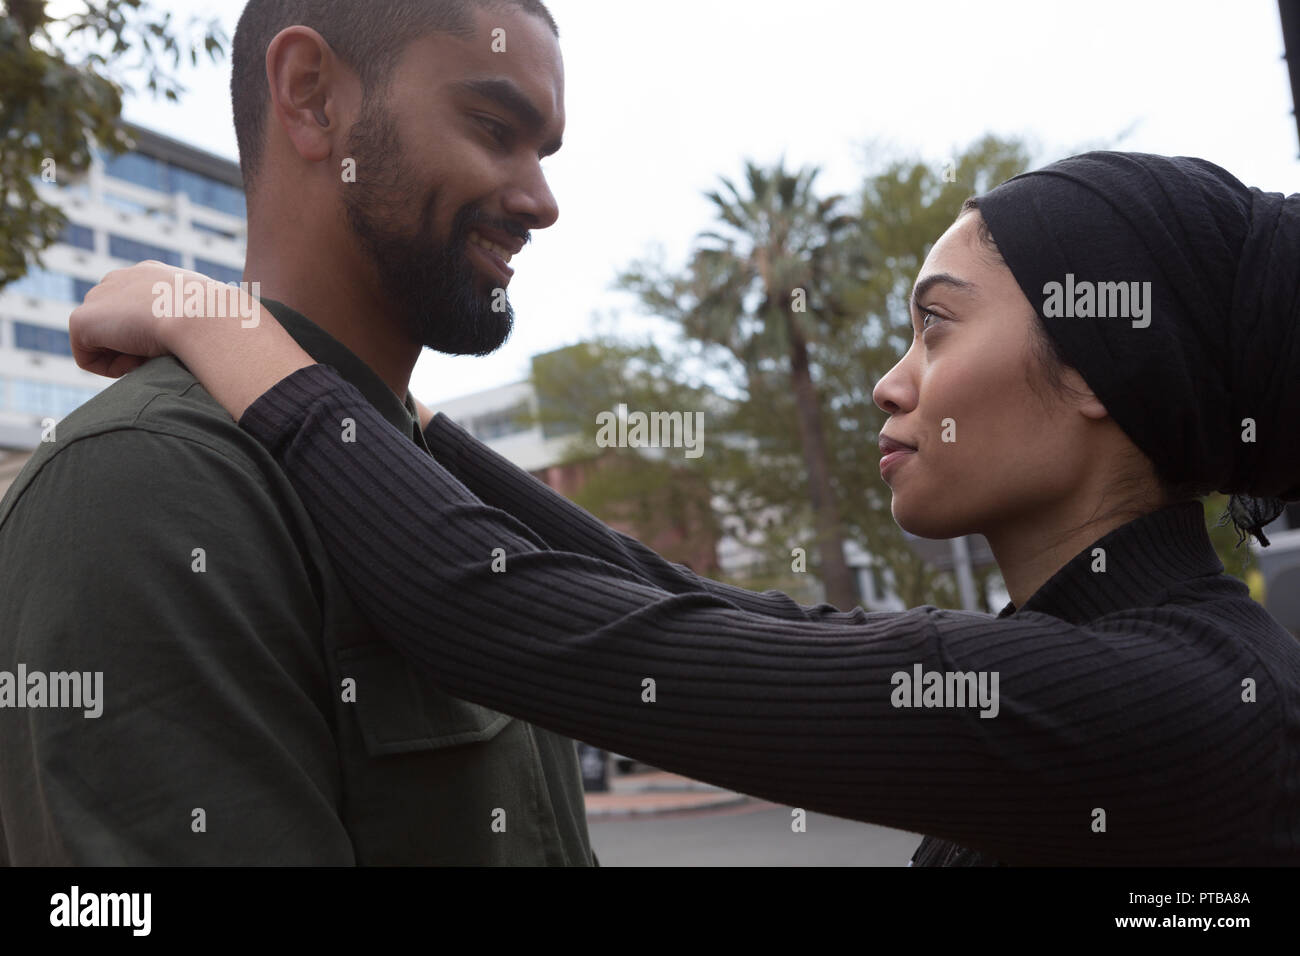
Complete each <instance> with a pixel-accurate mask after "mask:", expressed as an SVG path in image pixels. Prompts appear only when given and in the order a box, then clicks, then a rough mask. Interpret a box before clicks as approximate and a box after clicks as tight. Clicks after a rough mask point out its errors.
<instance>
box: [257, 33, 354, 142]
mask: <svg viewBox="0 0 1300 956" xmlns="http://www.w3.org/2000/svg"><path fill="white" fill-rule="evenodd" d="M266 83H267V86H268V87H269V88H270V91H271V116H272V117H273V118H274V121H275V123H276V124H277V125H278V127H279V129H280V130H283V132H284V135H285V137H286V138H287V139H288V141H289V143H290V144H291V146H292V148H293V149H294V151H295V152H296V153H297V154H298V155H299V156H300V157H301V158H302V159H303V160H305V161H307V162H309V163H319V162H322V161H324V160H326V159H328V158H329V157H330V154H331V153H332V152H333V149H334V146H335V144H336V137H338V136H340V135H342V131H343V122H342V120H343V113H344V107H345V104H347V103H348V102H349V101H350V100H351V99H353V98H354V96H355V94H356V91H354V90H352V87H354V86H357V87H359V81H358V79H357V77H356V75H355V74H353V73H352V71H351V70H349V69H348V68H347V67H345V66H344V64H343V63H342V62H341V61H340V60H339V58H338V57H337V56H336V55H335V53H334V51H333V50H332V49H331V48H330V45H329V44H328V43H327V42H325V38H324V37H322V36H321V35H320V34H319V33H317V32H316V31H315V30H313V29H312V28H311V27H305V26H292V27H286V28H285V29H283V30H281V31H280V32H279V33H277V34H276V35H275V38H274V39H273V40H272V41H271V43H270V45H268V46H267V48H266ZM274 132H275V129H274V127H273V128H272V130H271V134H272V135H274Z"/></svg>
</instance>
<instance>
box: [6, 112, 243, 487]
mask: <svg viewBox="0 0 1300 956" xmlns="http://www.w3.org/2000/svg"><path fill="white" fill-rule="evenodd" d="M127 129H128V130H129V132H130V133H131V136H132V137H133V138H134V139H135V141H136V144H137V145H136V149H135V150H133V151H131V152H128V153H123V154H122V155H120V156H108V157H104V156H99V155H96V157H95V159H94V162H93V165H92V167H91V169H90V171H89V173H88V174H87V175H85V176H83V177H81V178H80V179H78V180H76V181H72V182H56V183H42V186H41V188H42V190H43V191H44V194H45V197H44V198H46V199H47V200H48V201H49V202H51V203H54V204H56V205H58V206H59V207H60V208H61V209H62V210H63V211H64V213H65V214H66V215H67V217H68V220H69V223H68V227H67V228H66V229H65V230H64V233H63V236H62V237H61V240H60V242H59V243H58V244H56V245H55V246H53V247H51V248H50V249H48V250H46V251H45V253H44V255H43V258H44V266H43V267H33V268H32V269H31V270H30V271H29V272H28V274H27V275H26V276H25V277H23V278H22V279H19V280H18V281H16V282H13V283H10V284H9V285H8V286H6V287H5V288H4V289H3V290H0V494H3V493H4V492H5V490H6V489H7V488H8V487H9V484H10V482H11V481H12V480H13V478H14V476H15V475H16V474H17V473H18V470H19V469H20V468H21V467H22V464H23V462H25V461H26V460H27V458H28V457H29V456H30V454H31V451H32V449H33V448H35V447H36V445H37V444H38V443H39V442H40V440H41V434H42V430H43V425H42V423H44V422H48V421H57V420H58V419H61V418H63V417H64V416H65V415H67V414H68V413H69V412H70V411H72V410H73V409H74V408H76V407H77V406H78V405H81V404H83V403H84V402H86V401H87V400H89V399H90V398H91V397H93V396H94V395H96V394H98V392H100V391H101V390H102V389H104V388H107V387H108V386H109V385H111V384H112V382H111V381H110V380H109V379H106V378H102V377H101V376H98V375H94V374H92V373H90V372H86V371H83V370H82V369H80V368H78V367H77V365H76V363H75V362H73V360H72V349H71V347H70V345H69V341H68V313H69V312H70V311H71V310H72V309H73V307H74V306H76V305H79V304H80V303H81V301H82V299H83V298H84V297H85V294H86V292H87V291H88V290H89V289H90V288H91V287H92V286H94V285H95V284H96V283H97V282H98V281H99V280H100V278H102V277H103V276H104V275H105V274H106V273H108V272H111V271H112V270H113V269H118V268H121V267H123V266H127V265H131V264H133V263H136V262H139V261H140V260H141V259H157V260H159V261H160V262H166V263H168V264H170V265H175V266H181V267H184V268H187V269H195V270H197V271H199V272H203V273H206V274H207V275H210V276H213V277H214V278H217V279H221V280H222V281H224V282H237V281H239V279H240V276H241V274H242V273H243V268H244V241H245V228H244V215H245V213H244V192H243V187H242V180H241V178H240V174H239V166H238V164H236V163H232V162H230V161H229V160H225V159H222V158H220V157H218V156H214V155H212V154H210V153H207V152H204V151H203V150H199V149H195V148H194V147H192V146H188V145H186V144H184V143H180V142H177V141H176V140H173V139H170V138H168V137H166V136H163V135H161V134H159V133H155V132H152V131H150V130H146V129H142V128H140V127H137V126H128V127H127Z"/></svg>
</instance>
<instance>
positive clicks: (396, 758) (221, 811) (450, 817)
mask: <svg viewBox="0 0 1300 956" xmlns="http://www.w3.org/2000/svg"><path fill="white" fill-rule="evenodd" d="M263 304H264V306H265V307H267V308H269V309H270V310H271V311H272V313H273V314H274V315H275V316H276V318H277V319H278V320H279V321H280V322H281V324H283V325H284V326H285V328H286V329H288V331H289V332H290V333H291V334H292V335H293V336H294V338H295V339H297V341H298V342H299V344H300V345H302V347H303V348H304V349H306V350H307V351H308V352H309V353H310V354H311V355H312V356H313V357H314V358H315V359H316V360H317V361H319V362H322V363H325V364H327V365H331V366H333V367H334V368H335V369H337V370H338V371H339V372H340V374H341V375H342V376H343V377H344V378H345V379H347V380H348V381H350V382H351V383H352V384H353V385H355V386H356V387H357V388H359V389H360V390H361V392H362V393H363V394H364V395H365V396H366V397H367V398H368V399H369V400H370V401H371V402H372V403H373V404H374V406H375V407H376V409H378V410H379V412H380V413H381V414H382V415H383V416H384V418H385V419H387V420H388V421H389V422H390V423H392V424H393V425H394V426H395V427H397V428H398V429H399V430H401V431H402V432H403V433H405V434H408V435H410V437H411V440H412V441H414V442H416V443H417V444H419V445H420V446H421V447H423V448H425V450H426V451H427V446H426V445H425V442H424V439H423V436H422V435H421V434H420V429H419V422H418V417H417V416H416V414H415V409H414V406H413V404H412V403H411V401H410V396H409V395H407V396H406V400H405V402H403V401H402V400H399V399H398V397H397V396H396V395H394V394H393V393H392V391H391V390H389V389H388V387H387V386H386V385H385V384H384V383H383V381H382V380H380V379H379V378H378V377H377V376H376V375H375V374H374V373H373V372H372V371H371V370H370V369H369V368H368V367H367V366H366V365H365V364H364V363H362V362H361V361H360V360H359V359H358V358H357V357H356V356H355V355H353V354H352V353H351V352H349V351H348V350H347V349H346V348H345V347H344V346H343V345H342V344H341V343H339V342H338V341H337V340H335V339H334V338H333V337H331V336H329V335H328V334H327V333H325V332H324V331H323V330H322V329H320V328H318V327H317V326H315V325H313V324H312V323H311V322H309V321H308V320H307V319H306V318H304V317H303V316H301V315H298V314H297V313H295V312H293V311H292V310H290V309H288V308H286V307H285V306H283V305H281V304H279V303H276V302H271V301H269V300H264V302H263ZM54 439H55V440H54V441H52V442H47V443H43V444H42V445H41V446H40V447H39V448H38V449H37V451H36V452H35V454H34V455H33V457H32V459H31V461H30V462H29V463H28V464H27V467H26V468H25V469H24V470H23V472H22V473H21V474H20V475H19V476H18V478H17V480H16V481H15V482H14V484H13V486H12V487H11V488H10V490H9V492H8V494H6V495H5V497H4V499H3V501H0V671H8V672H10V673H14V674H16V673H17V671H18V665H19V664H24V665H25V666H26V670H27V671H28V672H29V673H30V672H32V671H40V672H45V673H49V672H54V671H62V672H66V671H78V672H96V671H101V672H102V673H103V692H102V695H103V701H102V707H103V713H102V715H101V716H99V717H98V718H88V717H86V716H85V715H84V711H83V710H82V709H78V708H68V707H63V708H56V707H44V708H35V707H24V708H18V707H14V706H0V831H2V837H3V838H2V839H0V863H9V864H15V865H28V864H178V863H181V864H183V863H201V864H247V863H282V864H338V865H351V864H469V865H473V864H510V865H518V864H524V865H527V864H538V865H591V864H593V863H594V862H595V860H594V857H593V855H592V852H591V848H590V844H589V840H588V834H587V826H586V817H585V812H584V805H583V796H582V784H581V776H580V773H579V769H578V761H577V756H576V752H575V748H574V744H573V742H572V741H571V740H569V739H567V738H563V737H559V736H557V735H555V734H552V733H550V732H548V731H544V730H541V729H539V728H534V727H532V726H530V725H528V724H526V723H523V722H521V721H518V720H514V719H512V718H510V717H506V716H505V715H502V714H498V713H495V712H493V711H490V710H488V709H486V708H483V707H480V706H478V705H476V704H471V703H467V702H465V701H461V700H457V699H455V698H452V697H449V696H447V695H446V694H444V693H442V692H441V691H438V690H436V689H435V688H433V687H432V686H429V685H427V683H424V682H421V681H420V680H419V678H418V676H417V674H416V672H415V671H414V670H413V669H412V668H411V667H410V666H409V665H408V664H407V663H406V661H405V660H404V659H403V658H401V657H400V656H398V654H397V653H396V652H395V651H393V650H392V649H391V648H390V647H389V646H388V645H387V644H385V643H383V642H382V641H381V640H380V638H379V636H378V635H377V634H376V633H375V632H374V631H373V630H372V629H371V627H370V626H369V624H368V623H367V622H365V621H364V620H362V619H361V617H360V615H359V613H358V611H357V609H356V607H355V606H354V604H353V602H352V601H351V599H350V598H349V596H348V594H347V592H346V591H345V590H344V589H343V587H342V585H341V583H340V582H339V581H338V580H337V579H336V577H335V575H334V573H333V570H332V567H331V565H330V561H329V558H328V555H327V552H326V550H325V548H324V547H323V545H322V543H321V541H320V539H319V537H318V535H317V531H316V529H315V527H314V526H313V525H312V523H311V521H310V519H309V518H308V516H307V513H306V511H305V510H304V509H303V507H302V505H301V503H300V502H299V500H298V498H297V496H296V495H295V493H294V491H293V488H292V486H291V485H290V483H289V481H288V479H287V478H286V477H285V475H284V474H283V473H282V472H281V471H280V469H279V466H278V465H277V464H276V463H275V461H274V459H273V458H272V457H271V456H270V455H269V454H268V453H267V452H266V451H265V450H264V449H263V448H262V447H261V446H260V445H259V444H258V443H257V442H256V441H255V440H253V439H252V438H251V437H250V436H249V435H247V434H245V433H244V432H243V431H241V430H240V429H239V428H238V426H236V425H235V423H234V422H232V421H231V420H230V417H229V416H228V415H227V414H226V412H225V411H224V410H223V409H222V408H220V406H218V405H217V404H216V403H215V402H214V401H213V400H212V398H211V396H210V395H208V393H207V392H206V391H205V390H204V389H203V387H202V386H201V385H199V384H198V382H197V381H196V380H195V379H194V377H193V376H191V375H190V374H189V372H188V371H187V370H186V369H185V368H184V366H183V365H181V364H180V363H179V362H177V361H176V360H175V359H172V358H161V359H155V360H153V361H152V362H150V363H148V364H147V365H145V366H144V367H142V368H141V369H139V370H137V371H136V372H133V373H132V374H131V375H129V376H127V377H126V378H124V379H122V380H121V381H119V382H117V383H115V384H114V385H112V386H111V387H109V388H108V389H106V390H105V391H104V392H103V393H102V394H101V395H100V396H98V397H97V398H95V399H94V400H92V401H91V402H89V403H87V404H86V405H84V406H82V407H81V408H79V409H77V410H76V411H75V412H73V413H72V414H71V415H69V416H68V417H67V418H65V419H64V420H63V421H61V422H59V424H58V426H57V430H56V432H55V435H54ZM197 548H202V549H203V560H204V562H205V569H204V570H202V571H197V570H195V566H196V561H197V560H198V559H197V558H196V556H195V553H194V552H195V549H197ZM429 626H430V627H438V626H439V624H438V622H437V621H431V622H429ZM347 679H351V680H352V681H355V688H356V691H355V702H349V701H345V700H344V699H343V698H344V696H345V695H344V692H343V687H344V686H345V685H344V681H345V680H347ZM196 811H202V814H201V819H202V822H203V827H204V828H203V829H201V830H200V828H199V825H198V823H197V822H196V821H197V820H199V819H200V815H199V814H198V813H197V812H196ZM498 811H504V812H503V813H502V812H498ZM500 821H504V832H499V831H500V830H501V822H500ZM494 822H496V826H495V827H494Z"/></svg>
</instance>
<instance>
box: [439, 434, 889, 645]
mask: <svg viewBox="0 0 1300 956" xmlns="http://www.w3.org/2000/svg"><path fill="white" fill-rule="evenodd" d="M424 437H425V441H426V442H427V443H428V445H429V449H430V450H431V451H432V452H433V454H434V457H436V458H437V459H438V461H439V462H440V463H441V464H442V465H443V467H445V468H446V469H447V471H448V472H450V473H451V474H452V475H453V476H454V477H455V478H456V479H457V480H458V481H460V482H461V483H462V484H463V485H464V486H465V487H466V488H467V489H468V490H469V491H470V492H471V493H472V494H473V495H474V496H475V497H477V498H478V499H479V500H480V501H482V502H483V503H484V504H486V505H490V506H492V507H493V508H499V509H500V510H502V511H504V512H506V513H507V514H509V515H511V516H513V517H515V518H518V519H519V520H520V521H523V522H524V523H525V524H527V525H528V527H529V528H531V529H532V530H533V531H535V532H537V534H538V535H539V536H540V537H541V538H542V539H543V540H544V541H545V542H546V544H547V546H548V547H549V548H552V549H554V550H558V551H572V552H575V553H577V554H584V555H588V556H590V557H593V558H599V559H600V560H602V561H607V562H609V563H610V564H614V565H617V566H618V567H620V568H623V569H624V570H627V571H629V572H630V573H632V574H633V575H635V576H636V577H637V578H638V579H640V580H642V581H644V582H645V583H647V584H650V585H653V586H655V587H659V588H663V589H664V590H665V591H669V592H671V593H673V594H684V593H688V592H702V593H705V594H713V595H716V596H717V597H720V598H724V599H725V600H727V601H729V602H730V603H732V604H734V605H736V606H737V607H739V608H742V609H744V610H747V611H754V612H756V613H759V614H764V615H767V616H770V617H777V618H785V619H788V620H821V621H838V622H841V623H844V622H851V623H859V624H860V623H862V622H863V621H865V620H866V617H865V612H863V611H862V610H860V609H854V610H852V611H849V612H841V611H839V610H837V609H836V608H835V607H833V606H832V605H830V604H818V605H812V606H807V605H801V604H798V603H797V602H795V601H794V600H792V599H791V598H790V596H789V595H787V594H783V593H781V592H780V591H764V592H762V593H758V592H755V591H746V590H745V589H743V588H738V587H734V586H733V585H730V584H724V583H722V582H721V581H713V580H711V579H709V578H706V577H702V576H700V575H698V574H696V573H695V572H694V571H692V570H690V569H689V568H686V567H684V566H683V565H680V564H673V563H672V562H670V561H666V560H664V559H663V558H662V557H660V556H659V555H658V554H656V553H655V552H654V551H652V550H651V549H650V548H647V547H646V546H645V545H644V544H642V543H641V542H640V541H637V540H636V539H635V538H633V537H631V536H630V535H626V534H623V533H622V532H619V531H615V530H614V529H613V528H611V527H609V526H608V525H606V524H604V523H603V522H602V521H600V520H599V519H598V518H596V517H595V516H594V515H593V514H591V512H589V511H586V510H584V509H583V508H580V507H579V506H578V505H576V504H574V503H573V502H572V501H570V500H569V499H568V498H565V497H564V496H563V495H561V494H559V493H558V492H556V491H555V490H554V489H552V488H550V487H548V486H547V485H546V484H544V483H543V482H541V481H538V480H537V479H536V478H534V477H533V476H532V475H530V474H528V472H526V471H524V470H523V469H521V468H519V467H518V466H517V465H515V464H514V463H513V462H511V461H510V460H509V459H507V458H505V457H503V456H502V455H500V454H498V453H497V452H495V451H493V450H492V449H491V448H489V447H487V446H486V445H484V444H483V443H482V442H480V441H479V440H478V439H476V438H474V436H472V435H470V434H469V433H468V432H467V431H465V429H463V428H461V427H460V425H458V424H456V423H455V422H454V421H452V420H451V419H450V418H448V417H447V416H446V415H443V414H438V415H435V416H434V418H433V421H432V422H430V423H429V427H428V428H427V429H425V432H424Z"/></svg>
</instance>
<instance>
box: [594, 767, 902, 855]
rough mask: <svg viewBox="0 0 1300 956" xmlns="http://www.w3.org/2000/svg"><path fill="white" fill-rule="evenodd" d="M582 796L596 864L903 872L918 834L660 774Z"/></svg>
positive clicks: (625, 779)
mask: <svg viewBox="0 0 1300 956" xmlns="http://www.w3.org/2000/svg"><path fill="white" fill-rule="evenodd" d="M610 783H611V789H610V791H609V792H607V793H588V794H587V824H588V827H589V829H590V832H591V842H592V846H593V847H594V849H595V851H596V856H597V857H598V858H599V860H600V864H601V865H602V866H907V861H908V859H909V858H910V857H911V855H912V852H913V851H914V850H915V849H916V847H917V844H919V843H920V842H921V837H920V835H919V834H915V833H907V832H905V831H902V830H892V829H889V828H887V827H879V826H873V825H871V824H866V823H857V822H855V821H852V820H843V819H840V818H839V817H830V816H825V815H823V814H820V813H809V814H807V817H806V825H805V829H804V831H803V832H795V830H794V829H793V828H792V826H791V824H792V821H793V820H794V817H793V815H792V812H791V808H790V807H782V806H779V805H777V804H773V803H768V802H767V801H764V800H757V799H754V798H752V797H746V796H743V795H741V794H736V793H732V792H731V791H729V790H722V789H720V788H718V787H714V786H711V785H709V784H704V783H700V782H698V781H693V780H688V779H686V778H685V777H679V776H676V775H675V774H667V773H660V772H653V773H644V774H629V775H625V776H616V777H613V778H611V781H610Z"/></svg>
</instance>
